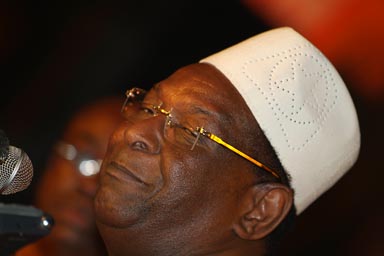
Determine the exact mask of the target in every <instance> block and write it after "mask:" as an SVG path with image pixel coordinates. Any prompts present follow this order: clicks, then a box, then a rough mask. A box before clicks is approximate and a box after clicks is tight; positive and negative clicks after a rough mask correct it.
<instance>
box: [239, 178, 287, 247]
mask: <svg viewBox="0 0 384 256" xmlns="http://www.w3.org/2000/svg"><path fill="white" fill-rule="evenodd" d="M292 203H293V191H292V190H291V189H290V188H289V187H287V186H285V185H283V184H279V183H265V184H259V185H254V186H253V187H251V188H249V189H248V191H247V192H246V193H245V194H244V195H243V197H242V198H241V203H240V205H239V209H238V210H239V211H238V218H237V220H236V222H235V223H234V226H233V229H234V231H235V233H236V234H237V235H238V236H239V237H241V238H243V239H248V240H258V239H261V238H263V237H265V236H267V235H268V234H269V233H271V232H272V231H273V230H274V229H275V228H276V227H277V226H278V225H279V224H280V222H281V221H282V220H283V219H284V218H285V216H286V215H287V213H288V212H289V210H290V208H291V207H292Z"/></svg>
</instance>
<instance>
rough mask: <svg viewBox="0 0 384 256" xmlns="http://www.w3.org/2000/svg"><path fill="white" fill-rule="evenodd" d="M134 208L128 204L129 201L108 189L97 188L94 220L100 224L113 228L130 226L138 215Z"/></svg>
mask: <svg viewBox="0 0 384 256" xmlns="http://www.w3.org/2000/svg"><path fill="white" fill-rule="evenodd" d="M135 208H136V207H132V206H130V205H129V201H127V200H125V199H122V198H121V196H120V195H116V194H115V193H113V192H111V191H109V190H108V189H105V188H99V191H98V192H97V193H96V197H95V200H94V211H95V217H96V221H97V222H98V223H100V224H103V225H106V226H109V227H115V228H125V227H128V226H131V225H132V224H134V223H136V222H137V221H138V220H139V216H140V215H139V214H138V211H137V210H133V209H135ZM98 226H99V225H98Z"/></svg>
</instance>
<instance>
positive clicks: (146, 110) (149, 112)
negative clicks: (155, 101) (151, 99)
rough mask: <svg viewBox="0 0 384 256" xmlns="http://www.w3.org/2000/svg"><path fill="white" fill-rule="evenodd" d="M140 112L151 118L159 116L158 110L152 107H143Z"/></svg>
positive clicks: (143, 105) (145, 105) (144, 105)
mask: <svg viewBox="0 0 384 256" xmlns="http://www.w3.org/2000/svg"><path fill="white" fill-rule="evenodd" d="M140 112H142V113H144V114H146V115H150V116H155V115H156V114H157V112H156V110H155V109H154V108H153V107H152V106H150V105H147V104H142V105H141V107H140Z"/></svg>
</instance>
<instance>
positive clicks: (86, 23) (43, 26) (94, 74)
mask: <svg viewBox="0 0 384 256" xmlns="http://www.w3.org/2000/svg"><path fill="white" fill-rule="evenodd" d="M383 11H384V4H383V3H382V2H381V0H366V1H364V2H363V1H359V0H333V1H304V0H286V1H278V0H276V1H275V0H268V1H267V0H244V1H234V0H225V1H218V0H206V1H203V0H195V1H172V0H168V1H154V0H152V1H143V0H140V1H136V0H135V1H130V0H126V1H118V0H111V1H84V0H77V1H75V0H67V1H58V0H50V1H49V0H35V1H27V0H9V1H7V0H0V67H1V68H0V84H1V92H0V95H1V101H0V129H2V130H4V131H5V132H6V134H7V136H8V137H9V139H10V142H11V144H12V145H15V146H17V147H20V148H22V149H23V150H24V151H26V152H27V154H28V155H29V157H30V158H31V160H32V163H33V165H34V171H35V174H34V179H33V182H32V185H31V186H30V187H29V188H28V189H27V190H25V191H22V192H19V193H16V194H14V195H9V196H2V197H1V199H0V202H5V203H12V202H13V203H21V204H30V203H31V200H32V194H33V190H34V187H35V183H36V181H37V180H38V179H39V175H40V173H39V172H41V170H42V169H43V167H44V164H45V160H46V158H47V156H48V152H49V151H50V149H51V147H52V144H53V143H54V142H55V140H56V139H57V138H58V136H59V135H60V133H61V131H62V129H63V128H64V124H65V123H66V122H67V120H68V119H69V117H70V116H71V115H72V114H73V113H74V112H75V111H76V110H77V109H78V108H79V107H81V106H82V105H84V104H87V103H88V102H90V101H92V100H94V99H96V98H98V97H101V96H104V95H112V94H114V95H115V94H118V95H121V96H122V101H123V100H124V92H125V89H127V88H129V87H131V86H139V87H144V88H149V87H150V86H151V85H152V84H153V83H155V82H157V81H159V80H161V79H164V78H165V77H166V76H168V75H170V74H171V73H172V72H173V71H174V70H175V69H177V68H179V67H181V66H184V65H186V64H189V63H193V62H197V61H198V60H200V59H201V58H204V57H206V56H208V55H210V54H212V53H215V52H217V51H219V50H221V49H224V48H226V47H228V46H230V45H233V44H235V43H237V42H240V41H241V40H244V39H246V38H248V37H250V36H253V35H255V34H258V33H260V32H263V31H265V30H268V29H271V28H274V27H279V26H286V25H287V26H291V27H293V28H294V29H296V30H297V31H299V32H300V33H302V34H303V35H304V36H306V37H307V38H308V39H309V40H311V41H312V42H313V43H314V44H315V45H316V46H318V48H319V49H320V50H322V51H323V52H324V53H325V54H326V55H327V56H328V57H329V59H330V60H331V61H332V62H333V63H334V65H335V66H336V68H337V69H338V70H339V71H340V73H341V75H342V77H343V78H344V80H345V82H346V84H347V86H348V88H349V90H350V92H351V94H352V97H353V99H354V101H355V103H356V108H357V112H358V115H359V120H360V125H361V133H362V147H361V154H360V157H359V160H358V162H357V163H356V165H355V166H354V167H353V168H352V169H351V170H350V172H348V173H347V175H346V176H345V177H344V178H342V180H340V181H339V182H338V183H337V185H336V186H335V187H334V188H332V189H331V190H330V191H328V192H327V193H325V194H324V195H323V196H322V197H321V198H320V199H319V200H318V201H317V202H315V203H314V204H313V205H312V206H311V207H309V208H308V209H307V210H306V211H305V212H304V213H302V214H301V215H300V216H299V218H298V220H297V224H296V228H295V229H294V231H293V232H292V234H290V235H289V236H288V238H287V239H286V241H285V242H284V244H283V248H282V253H281V255H384V254H383V253H384V243H383V242H384V241H383V240H384V239H383V238H384V236H383V235H382V230H384V221H383V219H382V217H383V216H384V207H383V206H382V203H383V196H384V188H383V186H382V180H383V177H384V168H383V167H382V164H381V157H382V155H383V150H382V147H381V145H382V143H383V142H384V139H383V138H384V136H383V134H382V133H383V128H384V124H383V113H384V112H383V109H384V108H383V106H384V93H383V92H384V77H383V76H384V61H383V59H384V48H383V45H384V18H383V16H382V12H383Z"/></svg>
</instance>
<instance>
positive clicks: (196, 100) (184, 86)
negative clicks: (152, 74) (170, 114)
mask: <svg viewBox="0 0 384 256" xmlns="http://www.w3.org/2000/svg"><path fill="white" fill-rule="evenodd" d="M153 90H155V91H156V93H157V94H158V95H159V97H161V98H164V99H166V101H167V102H165V103H169V104H188V103H189V104H198V105H201V106H202V107H206V108H210V109H212V110H214V111H216V112H220V113H224V112H226V113H228V114H230V112H232V111H233V106H236V105H237V104H240V103H241V101H242V97H241V96H240V94H239V93H238V92H237V90H236V89H235V87H234V86H233V85H232V83H231V82H230V81H229V80H228V79H227V78H226V77H225V76H224V75H223V74H222V73H221V72H220V71H219V70H217V69H216V68H215V67H214V66H212V65H210V64H202V63H200V64H192V65H189V66H186V67H183V68H181V69H179V70H177V71H176V72H175V73H173V74H172V75H171V76H170V77H168V78H167V79H165V80H163V81H161V82H160V83H158V84H156V85H155V86H154V88H153ZM243 104H245V103H243Z"/></svg>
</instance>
